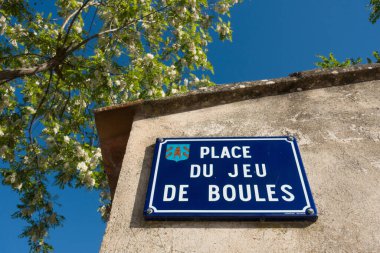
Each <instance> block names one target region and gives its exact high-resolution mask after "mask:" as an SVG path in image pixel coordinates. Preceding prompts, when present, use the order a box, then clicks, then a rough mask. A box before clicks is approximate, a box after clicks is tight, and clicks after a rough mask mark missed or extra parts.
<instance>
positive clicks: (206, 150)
mask: <svg viewBox="0 0 380 253" xmlns="http://www.w3.org/2000/svg"><path fill="white" fill-rule="evenodd" d="M250 148H251V147H250V146H242V147H239V146H233V147H232V148H231V150H230V149H229V147H226V146H223V148H222V150H221V152H219V153H216V151H215V147H214V146H211V147H201V148H200V158H201V159H204V158H205V157H208V158H212V159H219V158H222V159H223V158H235V159H236V158H252V156H251V154H250Z"/></svg>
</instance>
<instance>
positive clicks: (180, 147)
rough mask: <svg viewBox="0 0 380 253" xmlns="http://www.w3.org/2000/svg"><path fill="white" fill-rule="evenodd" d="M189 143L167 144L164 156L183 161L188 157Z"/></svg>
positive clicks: (168, 158)
mask: <svg viewBox="0 0 380 253" xmlns="http://www.w3.org/2000/svg"><path fill="white" fill-rule="evenodd" d="M189 154H190V144H167V145H166V154H165V158H166V159H167V160H172V161H176V162H178V161H183V160H187V159H188V158H189Z"/></svg>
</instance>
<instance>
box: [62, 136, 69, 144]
mask: <svg viewBox="0 0 380 253" xmlns="http://www.w3.org/2000/svg"><path fill="white" fill-rule="evenodd" d="M63 141H64V142H65V143H69V142H70V137H69V136H67V135H65V136H64V137H63Z"/></svg>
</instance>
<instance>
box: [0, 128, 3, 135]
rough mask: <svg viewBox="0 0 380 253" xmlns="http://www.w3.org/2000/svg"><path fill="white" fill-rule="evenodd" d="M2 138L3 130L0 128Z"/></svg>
mask: <svg viewBox="0 0 380 253" xmlns="http://www.w3.org/2000/svg"><path fill="white" fill-rule="evenodd" d="M2 136H4V132H3V130H2V129H1V128H0V137H2Z"/></svg>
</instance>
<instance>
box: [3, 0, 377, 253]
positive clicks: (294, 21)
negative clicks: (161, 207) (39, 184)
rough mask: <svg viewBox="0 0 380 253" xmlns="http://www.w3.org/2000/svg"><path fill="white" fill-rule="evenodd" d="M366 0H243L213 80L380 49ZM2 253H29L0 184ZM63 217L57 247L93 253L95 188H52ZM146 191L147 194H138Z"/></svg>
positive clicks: (98, 234) (218, 48)
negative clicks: (325, 57)
mask: <svg viewBox="0 0 380 253" xmlns="http://www.w3.org/2000/svg"><path fill="white" fill-rule="evenodd" d="M368 2H369V0H333V1H332V0H306V1H305V0H276V1H270V0H255V1H252V0H246V1H244V3H242V4H240V5H238V6H236V7H235V8H234V9H233V10H232V13H231V15H232V21H231V23H232V28H233V30H234V33H233V42H232V43H230V42H219V41H217V39H216V38H215V42H214V43H212V44H211V45H210V51H209V59H210V60H211V62H212V63H213V65H214V70H215V75H214V76H212V77H211V79H212V80H213V81H214V82H216V83H218V84H223V83H231V82H238V81H250V80H257V79H269V78H275V77H282V76H287V75H288V74H289V73H292V72H295V71H302V70H308V69H313V68H315V66H314V63H315V62H316V61H318V59H317V57H316V55H319V54H322V55H327V54H328V53H329V52H334V54H335V56H336V57H337V58H338V59H340V60H344V59H345V58H350V57H363V58H366V57H367V56H370V55H371V54H372V51H374V50H380V43H379V42H380V33H379V31H380V27H379V24H376V25H372V24H371V23H370V22H369V21H368V16H369V9H368V7H367V5H368ZM0 187H1V188H0V198H1V199H2V202H1V205H0V228H1V229H0V245H1V246H0V251H1V252H28V245H27V241H26V240H25V239H20V238H18V234H20V232H21V230H22V227H23V226H24V224H23V223H22V222H21V221H19V220H15V219H11V218H10V215H11V214H12V213H13V212H14V211H15V209H16V205H17V195H16V194H15V193H14V192H12V191H11V190H10V189H9V188H5V187H3V186H0ZM53 192H54V193H55V194H57V195H59V200H58V202H59V203H61V204H62V206H61V207H60V212H61V213H63V214H64V215H65V217H66V221H65V223H64V227H62V228H58V229H56V230H54V231H53V232H52V233H51V234H50V237H51V238H50V242H51V243H52V244H53V245H54V247H55V252H72V253H74V252H97V251H98V250H99V247H100V244H101V240H102V236H103V233H104V230H105V224H104V223H103V222H102V221H101V220H100V217H99V215H98V213H97V212H96V209H97V207H98V193H97V192H89V191H86V190H78V189H67V190H64V191H61V190H58V189H53ZM142 197H144V196H142Z"/></svg>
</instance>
